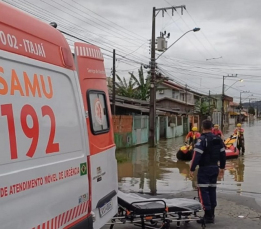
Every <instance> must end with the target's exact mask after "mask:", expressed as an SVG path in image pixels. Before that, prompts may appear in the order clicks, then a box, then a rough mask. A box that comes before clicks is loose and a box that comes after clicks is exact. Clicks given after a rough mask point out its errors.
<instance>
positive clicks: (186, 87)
mask: <svg viewBox="0 0 261 229" xmlns="http://www.w3.org/2000/svg"><path fill="white" fill-rule="evenodd" d="M187 90H188V85H187V84H186V85H185V101H186V108H185V109H186V117H187V116H188V110H187V106H188V92H187Z"/></svg>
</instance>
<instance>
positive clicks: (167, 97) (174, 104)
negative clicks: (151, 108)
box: [156, 81, 195, 114]
mask: <svg viewBox="0 0 261 229" xmlns="http://www.w3.org/2000/svg"><path fill="white" fill-rule="evenodd" d="M158 88H159V90H158V91H157V92H156V100H157V107H165V108H168V109H172V110H176V111H179V112H180V113H182V114H189V113H193V110H194V106H195V101H194V95H193V93H191V92H190V91H189V90H188V89H186V88H185V87H183V86H180V85H177V84H174V83H172V82H170V81H163V82H162V83H160V85H159V86H158Z"/></svg>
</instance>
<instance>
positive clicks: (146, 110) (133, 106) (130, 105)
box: [110, 102, 165, 115]
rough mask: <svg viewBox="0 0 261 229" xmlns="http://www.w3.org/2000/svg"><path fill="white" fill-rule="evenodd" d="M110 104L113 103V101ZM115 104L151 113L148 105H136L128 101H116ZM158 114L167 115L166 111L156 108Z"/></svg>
mask: <svg viewBox="0 0 261 229" xmlns="http://www.w3.org/2000/svg"><path fill="white" fill-rule="evenodd" d="M110 104H111V105H112V102H111V103H110ZM115 106H116V107H123V108H127V109H131V110H136V111H141V112H143V113H149V111H150V110H149V108H147V107H142V106H135V105H132V104H128V103H119V102H116V103H115ZM156 114H157V115H165V112H163V111H161V110H158V109H157V110H156Z"/></svg>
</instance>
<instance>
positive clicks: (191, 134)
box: [185, 126, 200, 147]
mask: <svg viewBox="0 0 261 229" xmlns="http://www.w3.org/2000/svg"><path fill="white" fill-rule="evenodd" d="M199 137H200V133H199V132H198V128H197V127H195V126H194V127H192V130H191V131H190V132H189V133H188V134H187V136H186V139H185V144H187V142H188V140H189V145H192V147H194V144H195V143H196V142H197V139H198V138H199Z"/></svg>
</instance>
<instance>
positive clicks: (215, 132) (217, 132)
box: [212, 124, 224, 140]
mask: <svg viewBox="0 0 261 229" xmlns="http://www.w3.org/2000/svg"><path fill="white" fill-rule="evenodd" d="M212 133H213V134H214V135H218V136H219V137H221V139H222V140H224V135H223V133H222V131H221V130H220V129H219V125H218V124H215V125H214V128H213V129H212Z"/></svg>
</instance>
